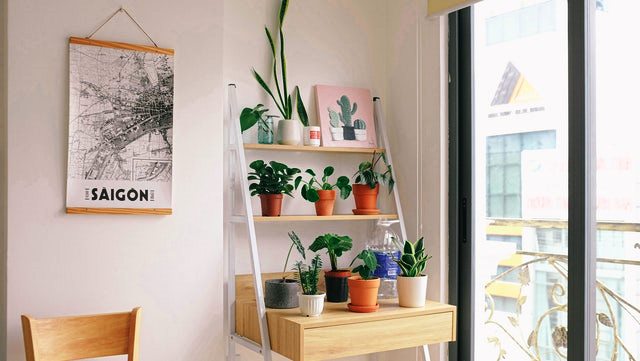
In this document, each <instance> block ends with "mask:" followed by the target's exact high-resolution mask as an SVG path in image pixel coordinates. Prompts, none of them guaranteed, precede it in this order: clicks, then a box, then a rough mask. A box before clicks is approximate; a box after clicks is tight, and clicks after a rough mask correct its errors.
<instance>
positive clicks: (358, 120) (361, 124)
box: [353, 119, 367, 129]
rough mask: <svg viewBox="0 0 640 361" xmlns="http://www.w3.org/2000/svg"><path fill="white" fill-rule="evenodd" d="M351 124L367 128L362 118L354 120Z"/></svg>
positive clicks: (355, 126) (359, 127) (358, 127)
mask: <svg viewBox="0 0 640 361" xmlns="http://www.w3.org/2000/svg"><path fill="white" fill-rule="evenodd" d="M353 126H354V128H356V129H367V123H365V121H364V120H362V119H356V121H355V122H353Z"/></svg>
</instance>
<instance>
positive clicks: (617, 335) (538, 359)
mask: <svg viewBox="0 0 640 361" xmlns="http://www.w3.org/2000/svg"><path fill="white" fill-rule="evenodd" d="M488 225H490V226H511V227H522V228H525V227H526V228H567V226H568V223H567V222H566V221H557V220H520V219H490V220H489V224H488ZM597 228H598V229H600V230H615V231H622V232H640V224H629V223H615V222H605V223H598V226H597ZM636 246H637V247H636V248H638V246H639V245H637V244H636ZM516 254H518V255H522V256H526V257H523V258H522V261H521V262H519V263H520V264H517V265H511V267H510V268H508V269H507V270H505V271H503V272H502V273H500V274H498V275H496V276H495V277H493V278H492V279H491V280H490V281H489V282H487V283H486V284H485V286H484V289H485V296H486V307H485V309H486V319H485V325H487V326H493V327H494V328H493V330H495V333H494V334H492V335H490V336H489V337H488V338H487V341H488V342H489V343H491V344H493V345H494V346H495V347H496V349H497V352H498V354H497V360H518V361H520V360H521V357H517V356H516V357H515V358H513V357H509V356H511V355H508V353H509V352H513V351H511V350H513V349H514V348H515V349H519V350H520V351H522V353H523V354H525V355H527V356H528V357H529V358H530V359H531V360H535V361H549V360H558V359H566V350H567V333H568V331H569V330H568V325H566V312H567V300H566V294H567V289H566V284H567V282H568V266H567V261H568V256H567V255H566V254H556V253H545V252H533V251H517V252H516ZM529 257H531V258H529ZM638 258H640V251H639V252H638ZM525 259H526V261H525ZM597 261H598V262H599V263H612V264H618V265H629V266H640V261H638V260H632V259H617V258H598V259H597ZM532 269H535V270H544V271H545V272H552V273H553V274H554V276H553V277H551V278H550V279H552V280H553V279H555V281H553V282H552V283H551V284H550V285H548V286H547V287H546V292H548V294H547V295H545V296H544V298H545V299H546V300H547V306H545V307H546V309H544V310H542V311H540V310H538V311H537V312H534V313H536V314H535V315H534V316H533V317H532V318H533V320H531V316H529V315H527V316H526V317H525V316H523V308H525V307H527V306H529V305H528V302H529V303H530V302H531V301H528V300H527V295H532V294H533V295H535V293H534V292H535V290H532V289H530V287H532V282H531V280H532V278H531V270H532ZM514 276H517V277H514ZM515 279H517V280H515ZM499 284H503V285H504V284H509V285H511V286H515V290H514V291H515V294H514V296H515V310H514V311H513V312H503V311H500V310H497V309H496V298H497V297H499V296H498V295H497V293H496V292H495V290H496V286H497V285H499ZM538 291H539V290H538ZM596 296H597V297H598V300H599V301H600V304H601V305H602V304H604V306H602V307H600V310H599V311H598V313H597V315H596V319H597V323H596V325H595V327H596V335H597V339H596V344H597V347H598V359H605V360H611V361H619V360H633V361H635V360H636V358H637V357H638V355H636V354H634V353H633V351H632V347H630V346H631V345H633V347H637V345H636V344H637V342H638V340H637V339H636V338H637V336H635V335H634V334H631V332H627V333H626V334H625V335H624V336H625V337H627V338H629V339H627V340H625V339H624V338H625V337H623V335H622V332H621V329H622V324H623V322H622V321H621V317H620V315H623V313H624V315H626V316H628V317H626V318H625V322H627V323H628V322H632V323H634V324H635V325H636V326H637V327H638V328H637V329H640V309H639V308H638V306H637V305H634V304H633V303H632V302H630V301H629V300H627V299H625V298H624V297H623V296H622V295H620V294H618V293H617V292H615V291H614V290H613V289H611V288H610V287H608V286H607V285H606V284H605V283H604V282H601V281H600V280H597V281H596ZM537 298H538V299H540V296H537ZM618 313H620V315H619V314H618ZM563 320H564V321H563ZM545 327H546V328H545ZM525 328H526V329H525ZM605 334H606V337H603V335H605ZM630 334H631V335H630ZM629 336H631V337H629ZM604 338H607V340H604ZM543 345H544V346H545V347H543ZM549 345H550V346H551V351H550V350H549V349H548V348H549ZM518 353H519V352H518ZM550 353H551V354H550Z"/></svg>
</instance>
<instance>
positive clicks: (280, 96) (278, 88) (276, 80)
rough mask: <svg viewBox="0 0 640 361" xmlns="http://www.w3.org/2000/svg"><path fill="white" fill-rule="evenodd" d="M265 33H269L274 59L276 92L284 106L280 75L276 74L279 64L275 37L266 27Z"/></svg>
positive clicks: (268, 37)
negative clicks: (279, 80) (277, 62)
mask: <svg viewBox="0 0 640 361" xmlns="http://www.w3.org/2000/svg"><path fill="white" fill-rule="evenodd" d="M264 31H265V32H266V33H267V39H269V46H270V47H271V57H272V58H273V62H272V63H273V79H274V80H275V83H276V90H277V91H278V98H279V99H280V104H282V105H284V100H283V98H282V92H281V91H280V83H279V82H278V74H277V73H276V71H277V64H276V47H275V45H274V42H273V37H272V36H271V32H270V31H269V29H268V28H267V27H266V26H265V27H264Z"/></svg>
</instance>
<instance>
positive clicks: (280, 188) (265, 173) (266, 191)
mask: <svg viewBox="0 0 640 361" xmlns="http://www.w3.org/2000/svg"><path fill="white" fill-rule="evenodd" d="M249 168H251V169H252V170H253V171H252V172H249V176H248V177H247V179H249V180H250V181H253V182H252V183H251V184H250V185H249V190H250V191H251V195H252V196H255V195H258V196H260V206H261V207H262V215H263V216H267V217H278V216H280V212H281V210H282V198H283V197H282V195H283V194H286V195H288V196H290V197H293V194H292V193H291V192H293V184H291V183H292V179H293V176H294V175H296V174H298V173H300V169H298V168H289V167H288V166H287V165H286V164H284V163H278V162H275V161H271V162H269V163H268V164H267V163H265V162H264V161H263V160H256V161H253V162H251V164H249Z"/></svg>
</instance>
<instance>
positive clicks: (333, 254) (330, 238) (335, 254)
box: [309, 233, 353, 302]
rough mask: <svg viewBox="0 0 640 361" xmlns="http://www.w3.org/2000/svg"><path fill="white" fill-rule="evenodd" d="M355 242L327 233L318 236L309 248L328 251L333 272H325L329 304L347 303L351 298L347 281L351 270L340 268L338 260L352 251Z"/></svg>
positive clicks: (349, 238) (314, 250)
mask: <svg viewBox="0 0 640 361" xmlns="http://www.w3.org/2000/svg"><path fill="white" fill-rule="evenodd" d="M352 246H353V241H352V240H351V237H349V236H338V235H337V234H333V233H327V234H323V235H321V236H318V237H317V238H316V239H315V241H313V243H312V244H311V246H309V249H310V250H311V251H313V252H318V251H320V250H321V249H326V250H327V254H328V255H329V261H330V263H331V270H330V271H325V272H324V280H325V286H326V289H327V301H328V302H346V301H347V299H348V298H349V288H348V286H347V279H348V278H349V277H351V270H350V269H349V268H347V269H340V268H338V258H339V257H340V256H342V254H343V253H344V252H347V251H349V250H351V247H352Z"/></svg>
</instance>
